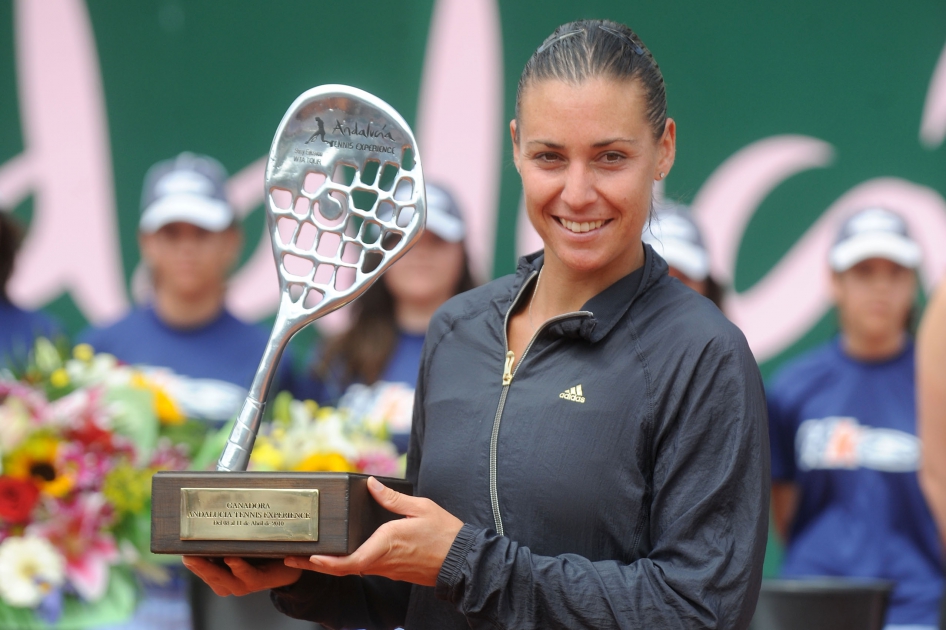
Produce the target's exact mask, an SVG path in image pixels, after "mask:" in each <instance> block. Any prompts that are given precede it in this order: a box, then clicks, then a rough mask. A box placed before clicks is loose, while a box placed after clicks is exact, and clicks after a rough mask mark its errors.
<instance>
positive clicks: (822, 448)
mask: <svg viewBox="0 0 946 630" xmlns="http://www.w3.org/2000/svg"><path fill="white" fill-rule="evenodd" d="M795 452H796V453H797V457H798V467H799V468H800V469H801V470H826V469H844V470H854V469H857V468H870V469H872V470H880V471H883V472H914V471H916V470H918V469H919V467H920V440H919V439H918V438H917V437H916V436H915V435H911V434H909V433H904V432H903V431H897V430H895V429H878V428H874V427H868V426H864V425H862V424H860V423H859V422H858V421H857V418H842V417H835V416H832V417H830V418H822V419H820V420H805V421H804V422H803V423H802V424H801V426H800V427H798V433H797V434H796V435H795Z"/></svg>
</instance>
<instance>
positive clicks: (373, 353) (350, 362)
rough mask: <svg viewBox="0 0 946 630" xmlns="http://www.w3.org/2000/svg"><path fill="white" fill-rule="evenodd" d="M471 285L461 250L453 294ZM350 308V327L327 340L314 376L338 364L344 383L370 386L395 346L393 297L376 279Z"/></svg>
mask: <svg viewBox="0 0 946 630" xmlns="http://www.w3.org/2000/svg"><path fill="white" fill-rule="evenodd" d="M474 286H476V283H475V282H474V281H473V274H472V273H470V263H469V259H468V257H467V255H466V252H464V254H463V267H462V270H461V273H460V279H459V281H458V282H457V286H456V288H455V289H454V292H453V295H457V294H459V293H463V292H464V291H469V290H470V289H472V288H473V287H474ZM352 308H353V309H354V318H353V321H352V325H351V327H350V328H349V329H348V330H347V331H346V332H344V333H342V334H341V335H339V336H337V337H335V338H333V339H331V340H329V341H328V343H327V344H326V346H325V353H324V354H323V355H322V359H321V361H319V363H318V364H317V365H316V366H315V376H316V377H317V378H320V379H323V380H324V379H326V378H328V377H329V374H330V373H331V372H332V371H334V370H335V369H338V368H339V367H340V368H341V379H342V382H343V383H344V384H345V386H347V385H350V384H351V383H355V382H361V383H365V384H367V385H371V384H372V383H374V382H376V381H377V380H378V379H379V378H381V374H382V373H383V372H384V368H385V367H386V366H387V364H388V361H389V360H390V359H391V354H392V353H393V352H394V349H395V347H396V345H397V336H398V328H397V321H396V318H395V309H394V296H393V295H392V294H391V292H390V291H389V290H388V287H387V285H386V284H385V283H384V282H383V281H380V280H379V281H378V282H375V283H374V284H373V285H371V287H370V288H369V289H368V290H367V291H365V292H364V294H363V295H362V296H361V297H360V298H358V300H357V301H356V302H355V303H354V304H353V305H352Z"/></svg>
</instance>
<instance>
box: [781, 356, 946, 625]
mask: <svg viewBox="0 0 946 630" xmlns="http://www.w3.org/2000/svg"><path fill="white" fill-rule="evenodd" d="M915 392H916V383H915V375H914V349H913V344H912V342H910V343H908V345H907V346H906V347H905V348H904V349H903V351H902V352H900V353H899V354H897V355H896V356H894V357H892V358H890V359H888V360H885V361H880V362H876V363H868V362H864V361H859V360H856V359H853V358H851V357H849V356H848V355H846V354H845V353H844V351H843V349H842V347H841V343H840V340H839V339H836V340H834V341H832V342H831V343H829V344H827V345H825V346H822V347H820V348H817V349H815V350H813V351H811V352H809V353H808V354H805V355H803V356H801V357H799V358H797V359H795V360H794V361H791V362H790V363H788V364H787V365H786V366H785V367H784V368H783V369H782V370H781V371H779V372H778V373H777V374H776V375H775V376H774V378H773V379H772V382H771V384H770V387H769V388H768V391H767V398H768V410H769V423H770V432H769V434H770V440H771V448H772V480H773V481H775V482H778V481H781V482H791V483H794V484H796V485H797V487H798V489H799V503H798V508H797V512H796V514H795V518H794V521H793V523H792V527H791V532H790V537H789V541H788V546H787V548H786V550H785V560H784V564H783V567H782V573H783V575H784V576H787V577H801V576H812V575H829V576H852V577H874V578H882V579H888V580H892V581H894V582H896V587H895V589H894V591H893V594H892V597H891V600H890V604H889V608H888V613H887V623H888V624H904V625H905V624H923V625H935V624H936V623H937V619H938V604H939V599H940V597H941V596H942V593H943V566H942V564H941V558H942V555H941V554H942V551H941V549H940V543H939V537H938V535H937V530H936V526H935V523H934V521H933V517H932V515H931V514H930V511H929V508H928V506H927V504H926V500H925V499H924V497H923V493H922V492H921V491H920V486H919V483H918V479H917V470H918V468H919V464H920V442H919V439H918V438H917V437H916V404H915V395H916V394H915Z"/></svg>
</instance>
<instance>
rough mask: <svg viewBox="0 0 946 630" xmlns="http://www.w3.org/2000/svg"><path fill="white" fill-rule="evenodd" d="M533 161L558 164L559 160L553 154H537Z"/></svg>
mask: <svg viewBox="0 0 946 630" xmlns="http://www.w3.org/2000/svg"><path fill="white" fill-rule="evenodd" d="M535 159H536V160H538V161H539V162H545V163H549V164H551V163H553V162H558V161H559V160H560V159H561V158H559V156H558V155H556V154H555V153H539V154H538V155H536V156H535Z"/></svg>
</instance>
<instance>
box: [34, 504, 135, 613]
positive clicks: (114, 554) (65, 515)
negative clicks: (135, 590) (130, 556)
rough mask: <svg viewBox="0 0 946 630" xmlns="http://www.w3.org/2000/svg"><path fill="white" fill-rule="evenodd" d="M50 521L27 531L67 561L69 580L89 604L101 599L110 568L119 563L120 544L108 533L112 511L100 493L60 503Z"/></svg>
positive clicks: (35, 525) (37, 524)
mask: <svg viewBox="0 0 946 630" xmlns="http://www.w3.org/2000/svg"><path fill="white" fill-rule="evenodd" d="M50 516H51V518H50V519H49V520H48V521H46V522H44V523H41V524H40V523H36V524H33V525H31V526H30V527H29V528H28V529H29V531H30V533H31V534H34V535H38V536H42V537H43V538H46V539H47V540H49V542H51V543H52V544H53V545H54V546H55V547H56V548H57V549H58V550H59V552H60V553H61V554H62V555H63V556H64V557H65V559H66V579H67V580H68V582H69V583H70V584H71V585H72V587H73V588H74V589H75V590H76V592H77V593H78V594H79V596H80V597H82V598H83V599H85V600H86V601H90V602H94V601H97V600H99V599H100V598H101V597H102V596H103V595H104V594H105V591H106V589H107V588H108V578H109V567H111V566H112V565H113V564H117V563H118V562H119V560H120V556H119V553H118V545H116V543H115V539H114V537H113V536H112V535H111V533H109V532H108V531H106V528H107V527H109V526H110V525H111V524H112V519H113V516H112V512H111V508H110V507H109V505H108V503H107V502H106V501H105V497H104V496H102V495H101V494H100V493H89V494H82V495H79V496H78V497H77V498H76V500H75V501H73V502H72V503H69V504H66V503H58V504H57V506H56V507H55V508H54V510H53V513H52V514H50Z"/></svg>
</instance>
